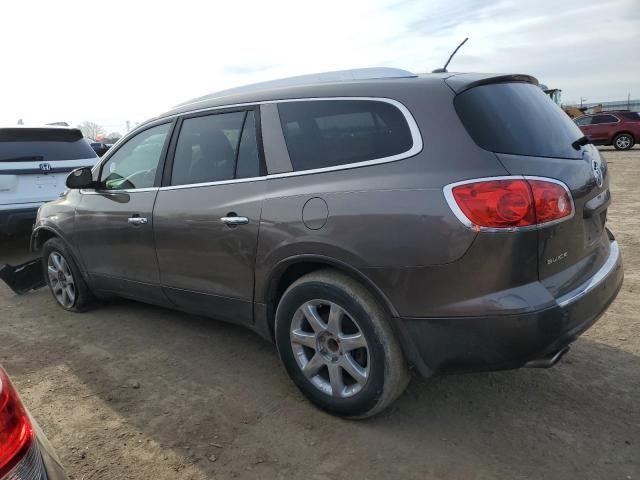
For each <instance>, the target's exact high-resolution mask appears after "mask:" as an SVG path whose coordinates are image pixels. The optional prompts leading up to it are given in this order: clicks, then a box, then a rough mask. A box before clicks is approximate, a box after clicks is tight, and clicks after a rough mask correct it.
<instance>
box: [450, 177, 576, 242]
mask: <svg viewBox="0 0 640 480" xmlns="http://www.w3.org/2000/svg"><path fill="white" fill-rule="evenodd" d="M445 197H446V198H447V202H448V203H449V206H450V207H451V209H452V210H453V211H454V213H455V214H456V216H457V217H458V218H459V219H460V220H461V221H462V222H463V223H464V224H466V225H467V226H469V227H471V228H474V229H478V230H502V229H507V230H513V229H519V228H530V227H534V226H537V225H545V224H549V223H551V222H553V223H555V222H557V221H560V220H564V219H567V218H569V217H571V216H572V215H573V203H572V200H571V195H570V193H569V189H568V188H567V187H566V186H565V185H564V184H563V183H561V182H558V181H557V180H552V179H545V178H538V177H497V178H488V179H481V180H469V181H465V182H459V183H454V184H451V185H448V186H447V187H445Z"/></svg>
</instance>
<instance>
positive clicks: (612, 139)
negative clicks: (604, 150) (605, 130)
mask: <svg viewBox="0 0 640 480" xmlns="http://www.w3.org/2000/svg"><path fill="white" fill-rule="evenodd" d="M624 134H626V135H629V136H630V137H631V138H632V139H633V142H634V144H635V143H636V142H637V141H638V139H637V138H636V136H635V135H634V134H633V132H632V131H630V130H621V131H619V132H616V133H614V134H613V137H612V138H611V143H613V142H615V140H616V138H618V135H624Z"/></svg>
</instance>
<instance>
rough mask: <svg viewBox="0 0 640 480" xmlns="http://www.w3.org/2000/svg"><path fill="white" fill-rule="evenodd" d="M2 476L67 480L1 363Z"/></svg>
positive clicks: (8, 479)
mask: <svg viewBox="0 0 640 480" xmlns="http://www.w3.org/2000/svg"><path fill="white" fill-rule="evenodd" d="M0 480H68V477H67V475H66V474H65V472H64V469H63V468H62V467H61V466H60V461H59V460H58V457H56V454H55V453H54V452H53V450H52V448H51V445H50V444H49V441H48V440H47V439H46V437H45V436H44V433H42V430H40V427H39V426H38V424H37V423H36V422H35V420H34V419H33V418H32V417H31V416H30V415H29V412H27V410H26V408H25V407H24V405H23V404H22V402H21V401H20V397H19V396H18V393H17V392H16V391H15V389H14V388H13V385H12V384H11V382H10V381H9V377H8V376H7V373H6V372H5V371H4V370H3V369H2V367H1V366H0Z"/></svg>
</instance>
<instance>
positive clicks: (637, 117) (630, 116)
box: [620, 112, 640, 122]
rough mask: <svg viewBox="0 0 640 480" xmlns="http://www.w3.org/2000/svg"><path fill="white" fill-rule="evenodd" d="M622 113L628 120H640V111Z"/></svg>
mask: <svg viewBox="0 0 640 480" xmlns="http://www.w3.org/2000/svg"><path fill="white" fill-rule="evenodd" d="M620 115H622V116H623V117H624V118H625V119H627V120H635V121H636V122H637V121H640V113H638V112H622V113H621V114H620Z"/></svg>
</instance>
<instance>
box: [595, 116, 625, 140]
mask: <svg viewBox="0 0 640 480" xmlns="http://www.w3.org/2000/svg"><path fill="white" fill-rule="evenodd" d="M616 123H618V119H617V118H616V117H614V116H613V115H607V114H604V113H602V114H599V115H594V116H593V119H592V120H591V126H590V127H589V134H590V135H591V140H592V141H593V143H595V144H596V145H598V144H602V143H608V141H609V140H610V137H611V131H612V126H613V125H615V124H616Z"/></svg>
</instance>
